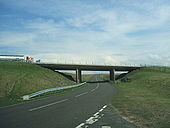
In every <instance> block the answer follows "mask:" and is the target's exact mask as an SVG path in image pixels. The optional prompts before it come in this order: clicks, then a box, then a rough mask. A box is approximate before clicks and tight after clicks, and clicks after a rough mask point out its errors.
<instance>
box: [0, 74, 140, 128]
mask: <svg viewBox="0 0 170 128" xmlns="http://www.w3.org/2000/svg"><path fill="white" fill-rule="evenodd" d="M93 80H94V81H95V80H96V81H99V80H100V78H99V77H98V76H95V77H94V79H93ZM115 94H116V92H115V88H114V87H113V86H111V85H110V83H104V82H94V83H89V84H87V85H85V86H84V87H82V88H79V89H76V90H74V91H69V92H67V93H65V94H61V95H57V96H52V97H48V98H44V99H38V100H33V101H29V102H24V103H21V104H17V105H13V106H9V107H3V108H0V128H87V127H89V128H106V127H108V128H137V127H136V126H135V125H133V124H131V123H129V122H127V121H125V120H123V119H122V118H121V117H120V116H119V115H118V114H117V113H116V112H115V111H114V109H113V108H112V107H111V105H110V101H111V99H112V98H113V97H114V95H115Z"/></svg>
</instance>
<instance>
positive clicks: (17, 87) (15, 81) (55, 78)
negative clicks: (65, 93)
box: [0, 62, 75, 106]
mask: <svg viewBox="0 0 170 128" xmlns="http://www.w3.org/2000/svg"><path fill="white" fill-rule="evenodd" d="M73 84H75V83H74V82H72V81H70V80H68V79H67V78H65V77H63V76H62V75H60V74H58V73H55V72H53V71H51V70H49V69H45V68H42V67H39V66H37V65H35V64H31V63H22V62H0V106H5V105H10V104H14V103H18V102H21V96H23V95H26V94H30V93H33V92H37V91H39V90H43V89H47V88H54V87H61V86H68V85H73Z"/></svg>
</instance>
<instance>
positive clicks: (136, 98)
mask: <svg viewBox="0 0 170 128" xmlns="http://www.w3.org/2000/svg"><path fill="white" fill-rule="evenodd" d="M127 77H128V79H129V81H127V82H120V83H118V84H115V87H116V88H117V90H118V91H117V92H118V93H117V95H116V96H115V97H114V98H113V100H112V104H113V106H114V107H115V108H116V109H117V110H118V112H119V113H120V114H121V115H122V116H123V117H125V118H126V119H127V120H129V121H133V122H134V123H135V124H137V125H139V126H142V127H144V128H169V127H170V68H166V67H145V68H141V69H140V70H136V71H133V72H131V73H130V74H128V75H127Z"/></svg>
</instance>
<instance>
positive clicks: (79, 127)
mask: <svg viewBox="0 0 170 128" xmlns="http://www.w3.org/2000/svg"><path fill="white" fill-rule="evenodd" d="M82 126H84V123H81V124H80V125H79V126H77V127H76V128H81V127H82Z"/></svg>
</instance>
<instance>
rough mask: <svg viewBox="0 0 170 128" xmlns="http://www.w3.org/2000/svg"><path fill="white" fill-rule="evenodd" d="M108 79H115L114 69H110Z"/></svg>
mask: <svg viewBox="0 0 170 128" xmlns="http://www.w3.org/2000/svg"><path fill="white" fill-rule="evenodd" d="M110 80H111V81H115V69H112V70H110Z"/></svg>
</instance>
